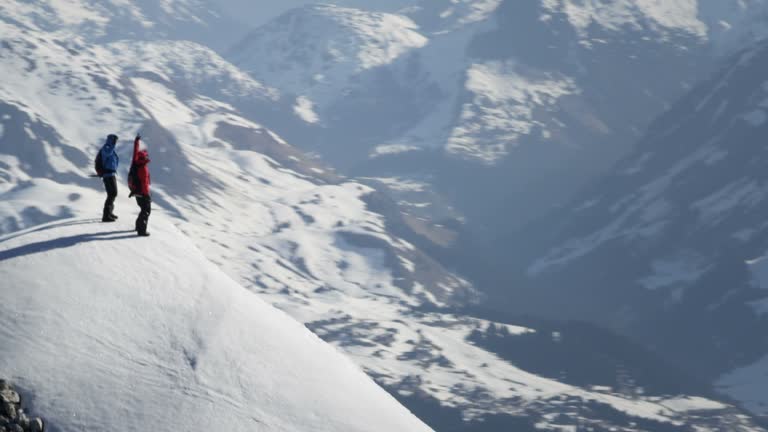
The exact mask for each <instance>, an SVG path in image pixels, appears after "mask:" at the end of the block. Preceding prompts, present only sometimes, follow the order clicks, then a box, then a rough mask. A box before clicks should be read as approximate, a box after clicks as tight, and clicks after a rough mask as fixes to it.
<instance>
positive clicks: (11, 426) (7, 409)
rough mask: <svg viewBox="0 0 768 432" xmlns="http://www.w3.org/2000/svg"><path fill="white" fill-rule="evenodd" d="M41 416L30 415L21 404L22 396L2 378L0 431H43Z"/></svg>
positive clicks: (0, 382)
mask: <svg viewBox="0 0 768 432" xmlns="http://www.w3.org/2000/svg"><path fill="white" fill-rule="evenodd" d="M44 430H45V424H44V423H43V420H42V419H41V418H39V417H29V416H28V415H27V413H26V412H25V411H24V409H23V408H22V406H21V396H20V395H19V393H18V392H17V391H16V390H15V389H14V388H13V387H12V386H11V385H10V384H9V383H8V382H7V381H5V380H2V379H0V432H43V431H44Z"/></svg>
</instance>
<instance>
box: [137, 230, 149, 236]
mask: <svg viewBox="0 0 768 432" xmlns="http://www.w3.org/2000/svg"><path fill="white" fill-rule="evenodd" d="M137 234H138V236H139V237H149V233H148V232H146V231H139V232H138V233H137Z"/></svg>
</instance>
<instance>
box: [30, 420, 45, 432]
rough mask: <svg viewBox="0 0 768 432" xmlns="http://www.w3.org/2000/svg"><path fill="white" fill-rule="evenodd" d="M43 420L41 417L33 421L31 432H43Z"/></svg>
mask: <svg viewBox="0 0 768 432" xmlns="http://www.w3.org/2000/svg"><path fill="white" fill-rule="evenodd" d="M43 429H44V428H43V420H42V419H41V418H39V417H37V418H34V419H32V422H31V423H30V424H29V430H30V432H43Z"/></svg>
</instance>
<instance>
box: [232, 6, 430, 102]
mask: <svg viewBox="0 0 768 432" xmlns="http://www.w3.org/2000/svg"><path fill="white" fill-rule="evenodd" d="M417 30H418V28H417V26H416V24H414V23H413V21H411V20H410V19H408V18H406V17H404V16H399V15H394V14H387V13H374V12H365V11H361V10H357V9H351V8H342V7H339V6H334V5H313V6H306V7H303V8H299V9H296V10H293V11H290V12H287V13H286V14H284V15H282V16H281V17H279V18H277V19H276V20H274V21H272V22H270V23H268V24H266V25H264V26H262V27H260V28H258V29H257V30H255V31H254V32H252V33H251V34H250V35H248V36H247V37H246V38H245V39H243V40H242V41H241V42H240V43H239V44H238V45H237V46H235V47H234V48H233V49H232V50H231V52H230V55H229V58H230V59H231V60H232V61H233V63H234V64H236V65H237V66H239V67H240V68H242V69H243V70H245V71H246V72H248V73H250V74H251V75H252V76H253V77H254V78H256V79H258V80H260V81H263V82H269V83H270V85H272V86H274V87H276V88H278V89H280V90H281V91H283V92H285V93H289V94H292V95H295V96H297V97H301V96H303V97H305V98H306V100H308V101H309V102H311V103H312V104H315V105H320V106H325V105H326V104H327V103H328V102H330V99H331V98H332V97H338V96H339V95H342V94H343V93H344V91H345V89H347V88H348V87H350V86H353V85H354V82H352V81H351V80H352V77H353V76H355V75H356V74H359V73H361V72H363V71H366V70H370V69H373V68H376V67H381V66H385V65H387V64H390V63H392V62H393V61H394V60H395V59H397V58H399V57H401V56H403V55H405V54H406V53H408V52H410V51H411V50H413V49H416V48H420V47H422V46H424V45H425V44H426V43H427V38H426V37H424V36H422V35H421V34H420V33H419V32H418V31H417ZM301 103H302V102H300V104H301ZM303 104H304V106H305V107H306V106H309V105H308V103H307V102H303Z"/></svg>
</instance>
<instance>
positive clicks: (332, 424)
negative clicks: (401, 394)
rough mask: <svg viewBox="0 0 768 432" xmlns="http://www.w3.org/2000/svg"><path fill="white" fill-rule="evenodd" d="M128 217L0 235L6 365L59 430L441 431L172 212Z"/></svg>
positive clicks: (0, 339) (2, 363) (1, 369)
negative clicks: (235, 273) (273, 301)
mask: <svg viewBox="0 0 768 432" xmlns="http://www.w3.org/2000/svg"><path fill="white" fill-rule="evenodd" d="M157 219H160V220H157ZM128 225H130V224H128V223H123V224H122V225H121V224H101V223H99V222H98V220H94V219H69V220H62V221H59V222H56V223H52V224H48V225H42V226H38V227H35V228H34V229H31V230H28V231H25V232H19V233H15V234H13V235H11V236H6V237H5V238H2V239H0V279H2V281H3V284H2V289H0V316H3V317H6V318H7V319H5V320H4V322H3V326H2V331H1V332H0V345H1V346H3V355H2V356H0V373H2V374H3V376H5V377H7V378H10V379H12V380H14V381H16V382H18V383H19V384H20V385H21V387H23V388H25V389H29V391H30V392H31V394H32V397H33V399H34V402H35V409H37V410H39V411H40V412H44V413H46V417H47V420H48V421H49V422H50V423H51V424H52V425H55V427H56V428H57V430H62V431H75V430H78V431H105V430H110V431H138V430H147V429H152V430H157V431H178V430H227V431H252V430H274V431H375V430H380V431H392V430H404V431H405V430H407V431H427V430H429V428H427V427H426V426H425V425H423V424H422V423H421V422H420V421H419V420H417V419H416V418H415V417H414V416H413V415H412V414H410V413H409V412H407V411H406V410H405V409H404V408H402V406H400V405H399V404H398V403H397V402H396V401H395V400H394V399H393V398H392V397H391V396H389V395H388V394H387V393H386V392H384V391H383V390H382V389H381V388H379V387H378V386H376V385H375V384H374V383H373V382H372V381H371V380H370V378H368V377H367V376H366V375H365V374H364V373H363V372H362V371H361V370H360V369H359V368H358V367H356V366H355V365H354V364H352V363H351V362H350V361H349V360H348V359H346V358H345V357H344V356H342V355H341V354H340V353H338V352H337V351H336V350H335V349H333V348H331V347H330V346H328V345H327V344H326V343H324V342H322V341H321V340H320V339H319V338H318V337H317V336H315V335H313V334H312V333H310V332H309V331H308V330H307V329H306V328H305V327H303V326H301V325H300V324H298V323H297V322H295V321H294V320H293V319H291V318H289V317H288V316H287V315H285V314H284V313H282V312H279V311H277V310H275V309H274V308H273V307H271V306H269V305H267V304H266V303H264V302H263V301H261V300H259V299H258V298H257V297H256V296H255V295H254V294H252V293H250V292H249V291H247V290H245V289H244V288H242V287H241V286H239V285H238V284H237V283H235V282H234V281H233V280H232V279H230V278H229V277H227V276H226V275H225V274H224V273H222V272H221V271H220V270H219V269H218V268H217V267H216V266H215V265H213V264H211V263H210V262H209V261H208V260H206V259H205V257H203V255H202V254H201V253H200V252H199V251H198V250H197V249H196V248H195V246H194V245H193V244H192V243H191V242H190V241H189V240H188V239H187V238H186V237H185V236H184V235H182V234H181V233H180V232H179V231H178V230H177V229H176V228H175V227H173V226H172V225H170V224H168V223H167V222H163V221H162V217H159V218H156V219H155V220H153V222H152V228H153V229H152V234H153V236H152V237H151V244H150V243H149V242H150V239H140V238H137V237H136V236H135V234H134V233H133V231H132V230H131V229H126V228H129V226H128ZM67 388H73V389H77V392H76V394H69V393H67V392H64V391H63V389H67Z"/></svg>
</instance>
